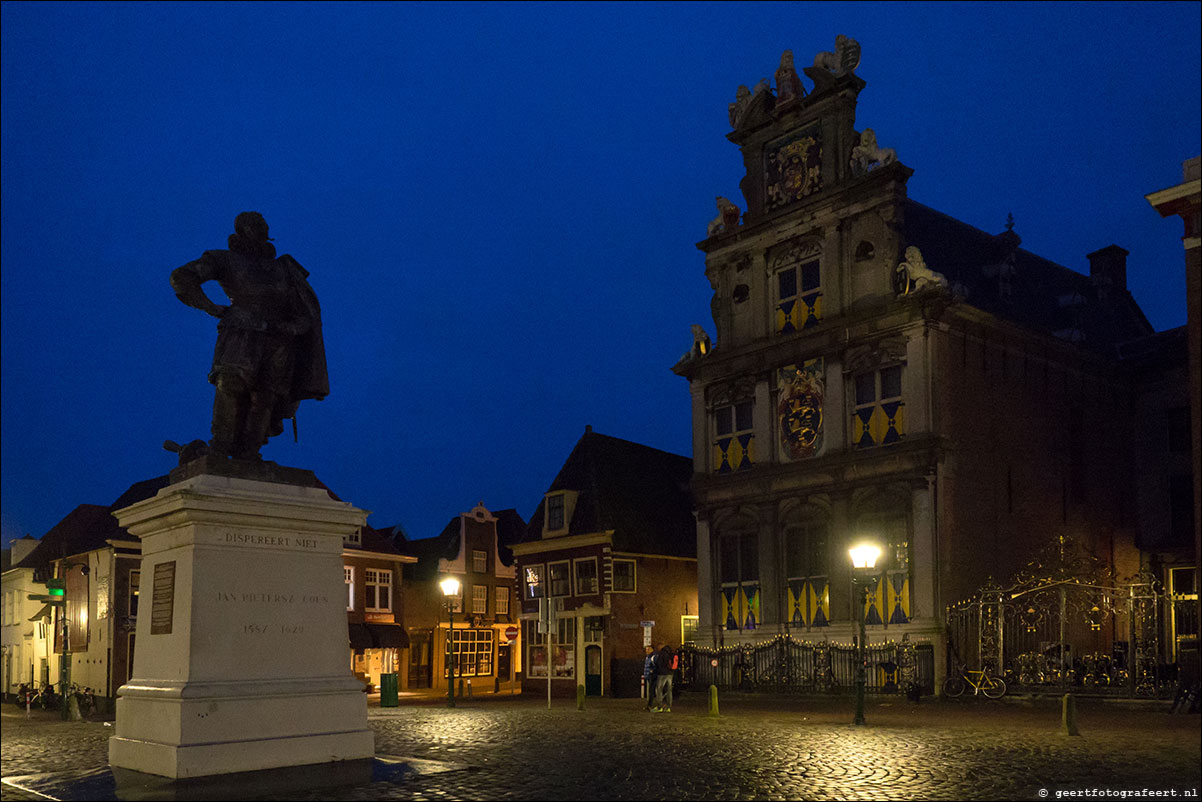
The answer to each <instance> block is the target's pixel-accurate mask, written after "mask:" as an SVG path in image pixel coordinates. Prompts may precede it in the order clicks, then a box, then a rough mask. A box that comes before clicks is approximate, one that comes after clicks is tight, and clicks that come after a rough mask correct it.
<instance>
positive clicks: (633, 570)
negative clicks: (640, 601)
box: [611, 557, 639, 593]
mask: <svg viewBox="0 0 1202 802" xmlns="http://www.w3.org/2000/svg"><path fill="white" fill-rule="evenodd" d="M618 563H630V579H631V584H632V585H633V587H632V588H630V590H624V589H621V588H619V587H618V583H617V579H618V572H617V570H616V568H615V570H614V572H613V581H612V583H611V584H612V585H613V588H612V591H613V592H614V593H637V592H638V589H639V569H638V561H637V560H631V559H628V558H625V557H614V558H613V564H614V566H617V564H618Z"/></svg>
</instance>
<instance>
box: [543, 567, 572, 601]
mask: <svg viewBox="0 0 1202 802" xmlns="http://www.w3.org/2000/svg"><path fill="white" fill-rule="evenodd" d="M547 579H548V580H549V581H550V583H551V595H552V596H553V597H554V596H571V595H572V576H571V568H570V564H569V563H568V562H567V561H566V560H565V561H564V562H558V563H550V564H549V565H548V566H547Z"/></svg>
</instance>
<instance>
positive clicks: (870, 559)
mask: <svg viewBox="0 0 1202 802" xmlns="http://www.w3.org/2000/svg"><path fill="white" fill-rule="evenodd" d="M847 553H848V554H850V555H851V564H852V567H853V568H875V567H876V560H877V558H878V557H880V556H881V549H880V547H879V546H874V545H873V544H871V543H861V544H859V545H858V546H852V547H851V548H850V549H848V550H847Z"/></svg>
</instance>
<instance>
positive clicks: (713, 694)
mask: <svg viewBox="0 0 1202 802" xmlns="http://www.w3.org/2000/svg"><path fill="white" fill-rule="evenodd" d="M710 715H711V716H717V715H718V686H717V685H711V686H710Z"/></svg>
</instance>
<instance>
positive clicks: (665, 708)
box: [653, 643, 676, 713]
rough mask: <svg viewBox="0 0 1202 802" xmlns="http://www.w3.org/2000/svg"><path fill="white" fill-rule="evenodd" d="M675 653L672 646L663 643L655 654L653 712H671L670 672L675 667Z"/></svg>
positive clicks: (671, 672)
mask: <svg viewBox="0 0 1202 802" xmlns="http://www.w3.org/2000/svg"><path fill="white" fill-rule="evenodd" d="M675 662H676V655H675V653H674V652H673V651H672V647H671V646H669V645H668V644H666V643H665V644H663V645H662V646H660V649H659V651H658V652H656V654H655V675H656V676H655V707H654V708H653V712H657V713H671V712H672V674H673V672H674V671H675V670H676V668H675Z"/></svg>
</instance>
